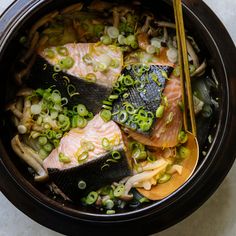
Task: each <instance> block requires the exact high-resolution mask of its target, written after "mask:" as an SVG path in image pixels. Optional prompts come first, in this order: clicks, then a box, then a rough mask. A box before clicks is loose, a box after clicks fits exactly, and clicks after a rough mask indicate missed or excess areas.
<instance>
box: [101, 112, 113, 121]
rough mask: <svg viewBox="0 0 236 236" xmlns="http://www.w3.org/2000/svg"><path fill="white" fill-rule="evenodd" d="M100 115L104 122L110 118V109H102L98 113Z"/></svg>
mask: <svg viewBox="0 0 236 236" xmlns="http://www.w3.org/2000/svg"><path fill="white" fill-rule="evenodd" d="M100 116H101V118H102V119H103V120H104V121H105V122H108V121H110V120H111V111H109V110H106V109H103V110H102V111H101V113H100Z"/></svg>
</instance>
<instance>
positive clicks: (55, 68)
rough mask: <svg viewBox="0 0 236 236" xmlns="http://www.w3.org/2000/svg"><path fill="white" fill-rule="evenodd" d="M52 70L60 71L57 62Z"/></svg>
mask: <svg viewBox="0 0 236 236" xmlns="http://www.w3.org/2000/svg"><path fill="white" fill-rule="evenodd" d="M53 70H54V71H55V72H60V71H61V66H60V65H58V64H56V65H54V66H53Z"/></svg>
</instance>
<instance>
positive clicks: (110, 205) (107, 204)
mask: <svg viewBox="0 0 236 236" xmlns="http://www.w3.org/2000/svg"><path fill="white" fill-rule="evenodd" d="M103 205H104V206H105V208H106V209H109V210H111V209H112V208H113V207H114V205H115V204H114V202H113V201H112V200H111V199H107V200H106V201H105V202H104V203H103Z"/></svg>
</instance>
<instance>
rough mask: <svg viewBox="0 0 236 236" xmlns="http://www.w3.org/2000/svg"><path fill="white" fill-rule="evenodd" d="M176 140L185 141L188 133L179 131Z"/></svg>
mask: <svg viewBox="0 0 236 236" xmlns="http://www.w3.org/2000/svg"><path fill="white" fill-rule="evenodd" d="M178 141H179V142H180V143H186V142H187V141H188V135H187V134H186V133H185V132H184V131H180V132H179V135H178Z"/></svg>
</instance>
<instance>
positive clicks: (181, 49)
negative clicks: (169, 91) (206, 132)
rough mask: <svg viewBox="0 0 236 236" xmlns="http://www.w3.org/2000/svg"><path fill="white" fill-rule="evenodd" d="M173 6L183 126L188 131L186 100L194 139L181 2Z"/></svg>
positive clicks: (194, 123)
mask: <svg viewBox="0 0 236 236" xmlns="http://www.w3.org/2000/svg"><path fill="white" fill-rule="evenodd" d="M173 6H174V15H175V23H176V36H177V43H178V57H179V65H180V77H181V92H182V103H183V107H184V111H183V124H184V129H185V130H186V131H188V122H187V109H186V107H187V106H186V100H187V101H188V107H189V114H190V122H191V130H192V133H193V135H194V136H195V137H196V136H197V128H196V121H195V113H194V105H193V95H192V88H191V79H190V72H189V63H188V52H187V44H186V38H185V29H184V20H183V11H182V5H181V0H173ZM185 86H186V89H185ZM186 90H187V99H186V98H185V96H186V92H185V91H186Z"/></svg>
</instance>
